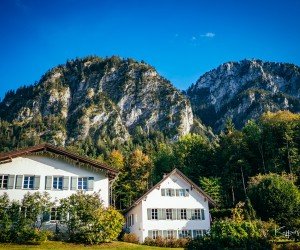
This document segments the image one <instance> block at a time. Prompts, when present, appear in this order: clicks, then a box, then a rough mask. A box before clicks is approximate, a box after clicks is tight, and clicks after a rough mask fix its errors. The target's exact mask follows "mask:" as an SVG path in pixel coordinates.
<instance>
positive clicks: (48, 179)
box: [45, 176, 52, 190]
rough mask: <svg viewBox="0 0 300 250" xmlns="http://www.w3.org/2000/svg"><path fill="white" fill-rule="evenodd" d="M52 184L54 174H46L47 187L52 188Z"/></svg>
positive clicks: (47, 188)
mask: <svg viewBox="0 0 300 250" xmlns="http://www.w3.org/2000/svg"><path fill="white" fill-rule="evenodd" d="M51 186H52V176H46V184H45V189H46V190H51Z"/></svg>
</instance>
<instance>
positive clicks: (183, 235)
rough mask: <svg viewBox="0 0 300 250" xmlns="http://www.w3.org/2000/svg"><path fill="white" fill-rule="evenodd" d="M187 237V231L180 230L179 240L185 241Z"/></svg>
mask: <svg viewBox="0 0 300 250" xmlns="http://www.w3.org/2000/svg"><path fill="white" fill-rule="evenodd" d="M187 237H189V231H188V230H181V238H183V239H185V238H187Z"/></svg>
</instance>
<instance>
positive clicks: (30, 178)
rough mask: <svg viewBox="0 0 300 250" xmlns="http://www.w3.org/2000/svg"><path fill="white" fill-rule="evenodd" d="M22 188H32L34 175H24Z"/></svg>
mask: <svg viewBox="0 0 300 250" xmlns="http://www.w3.org/2000/svg"><path fill="white" fill-rule="evenodd" d="M25 185H26V186H25ZM23 189H28V190H32V189H34V175H24V178H23Z"/></svg>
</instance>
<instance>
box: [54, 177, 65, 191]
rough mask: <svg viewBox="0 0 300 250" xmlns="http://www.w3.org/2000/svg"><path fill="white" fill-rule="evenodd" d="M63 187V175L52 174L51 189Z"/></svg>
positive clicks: (61, 188)
mask: <svg viewBox="0 0 300 250" xmlns="http://www.w3.org/2000/svg"><path fill="white" fill-rule="evenodd" d="M55 183H56V186H55V185H54V184H55ZM60 185H61V186H60ZM63 188H64V177H63V176H53V177H52V189H53V190H63Z"/></svg>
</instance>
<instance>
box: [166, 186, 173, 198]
mask: <svg viewBox="0 0 300 250" xmlns="http://www.w3.org/2000/svg"><path fill="white" fill-rule="evenodd" d="M166 196H172V189H171V188H167V189H166Z"/></svg>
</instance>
